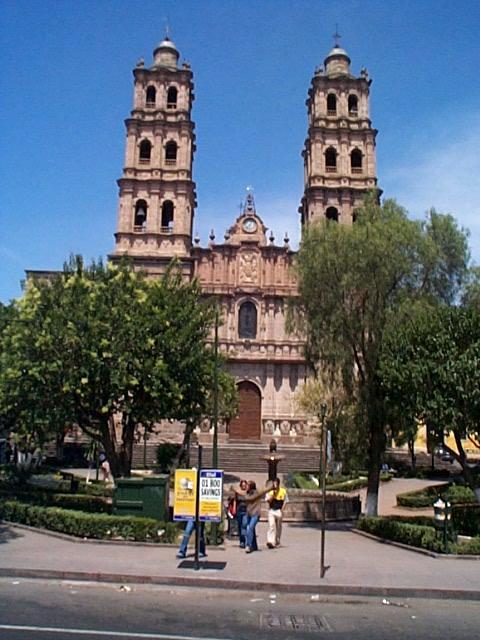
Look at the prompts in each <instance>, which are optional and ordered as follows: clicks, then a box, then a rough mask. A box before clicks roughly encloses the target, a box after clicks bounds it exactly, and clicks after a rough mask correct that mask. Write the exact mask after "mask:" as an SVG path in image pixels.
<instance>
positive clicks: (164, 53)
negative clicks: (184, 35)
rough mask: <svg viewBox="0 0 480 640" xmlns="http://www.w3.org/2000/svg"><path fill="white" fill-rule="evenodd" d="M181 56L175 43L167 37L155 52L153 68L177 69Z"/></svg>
mask: <svg viewBox="0 0 480 640" xmlns="http://www.w3.org/2000/svg"><path fill="white" fill-rule="evenodd" d="M179 55H180V54H179V53H178V49H177V47H176V46H175V43H174V42H173V41H172V40H170V38H169V37H168V36H167V37H166V38H165V39H164V40H162V42H160V44H159V45H158V46H157V47H156V49H155V50H154V52H153V58H154V60H153V66H154V67H168V68H170V69H176V68H177V62H178V57H179Z"/></svg>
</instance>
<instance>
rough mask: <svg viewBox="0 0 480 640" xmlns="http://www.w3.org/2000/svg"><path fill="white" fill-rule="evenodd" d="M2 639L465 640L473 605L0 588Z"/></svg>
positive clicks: (36, 585)
mask: <svg viewBox="0 0 480 640" xmlns="http://www.w3.org/2000/svg"><path fill="white" fill-rule="evenodd" d="M0 594H1V598H0V638H2V640H26V639H28V640H46V639H49V640H66V639H67V638H68V639H73V640H76V639H77V638H78V639H80V638H83V639H85V640H96V639H98V637H105V638H108V639H113V640H114V639H118V640H120V639H121V638H125V639H127V640H128V639H131V640H133V639H134V638H150V639H151V640H154V639H157V640H160V639H162V640H166V639H167V638H174V639H177V640H179V639H180V638H182V639H184V640H195V639H197V638H201V639H206V638H210V639H212V640H213V639H218V640H229V639H235V640H237V639H243V638H245V639H250V638H252V639H259V640H270V639H273V638H276V639H280V640H284V639H285V640H287V639H290V638H292V639H293V638H297V639H299V638H314V637H315V636H317V635H318V634H320V635H323V634H327V637H332V638H339V639H342V638H344V639H347V638H348V639H351V638H355V640H385V639H386V638H388V639H389V640H405V639H409V638H415V639H416V640H423V639H429V640H435V639H436V638H445V637H448V638H449V640H467V639H468V640H473V638H476V637H478V611H479V605H478V603H472V602H457V601H456V602H451V601H438V600H423V599H408V598H389V599H386V598H382V597H374V598H373V597H370V598H365V597H362V598H352V597H350V598H348V599H346V598H341V597H326V598H318V599H317V598H314V599H313V600H312V597H311V596H310V595H300V594H297V595H292V594H281V593H276V592H274V591H272V592H269V593H257V592H252V591H235V592H231V591H222V590H217V589H202V590H201V591H199V590H192V589H185V588H166V587H152V586H146V585H143V586H139V585H133V586H132V587H129V588H128V589H125V587H122V586H121V585H119V584H116V585H113V584H112V585H96V584H86V583H69V582H60V581H49V582H44V581H38V580H37V581H35V580H24V579H20V580H12V579H8V580H7V579H0Z"/></svg>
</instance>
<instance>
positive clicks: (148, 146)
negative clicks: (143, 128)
mask: <svg viewBox="0 0 480 640" xmlns="http://www.w3.org/2000/svg"><path fill="white" fill-rule="evenodd" d="M151 154H152V143H151V142H150V140H142V141H141V142H140V162H150V156H151Z"/></svg>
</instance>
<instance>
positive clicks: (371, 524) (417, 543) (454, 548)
mask: <svg viewBox="0 0 480 640" xmlns="http://www.w3.org/2000/svg"><path fill="white" fill-rule="evenodd" d="M400 518H402V517H401V516H391V517H390V516H389V517H388V518H381V517H377V518H374V517H369V516H362V518H360V520H359V521H358V525H357V526H358V528H359V529H361V530H362V531H366V532H367V533H371V534H373V535H375V536H378V537H379V538H384V539H385V540H393V541H395V542H401V543H403V544H406V545H409V546H412V547H419V548H420V549H428V550H429V551H436V552H439V553H441V552H443V551H444V548H443V542H442V540H441V537H439V536H438V535H437V532H436V530H435V528H434V527H433V526H425V525H420V524H411V523H409V522H406V520H407V518H402V519H400ZM414 519H415V520H420V518H411V520H414ZM432 520H433V519H432ZM448 551H449V553H457V554H461V555H476V554H480V537H476V538H473V539H472V540H469V541H468V542H464V543H460V544H456V543H451V542H450V543H449V545H448Z"/></svg>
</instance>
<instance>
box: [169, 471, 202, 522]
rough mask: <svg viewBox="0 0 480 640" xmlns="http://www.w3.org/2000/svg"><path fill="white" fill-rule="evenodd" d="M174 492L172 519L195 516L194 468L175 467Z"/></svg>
mask: <svg viewBox="0 0 480 640" xmlns="http://www.w3.org/2000/svg"><path fill="white" fill-rule="evenodd" d="M174 493H175V501H174V503H173V519H174V520H191V519H192V518H195V497H196V493H197V471H196V469H177V470H176V471H175V491H174Z"/></svg>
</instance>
